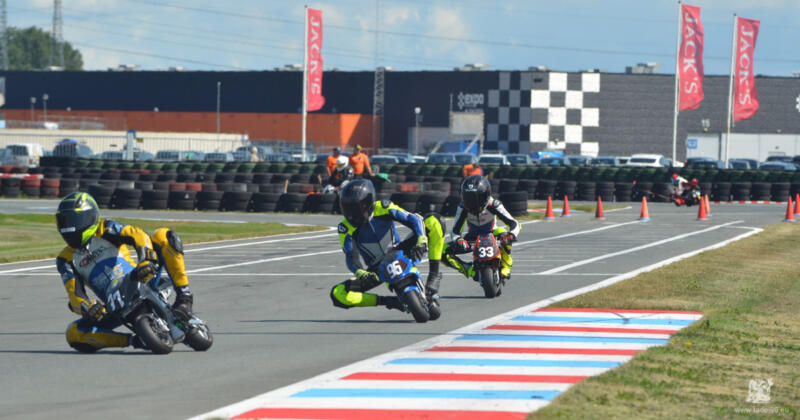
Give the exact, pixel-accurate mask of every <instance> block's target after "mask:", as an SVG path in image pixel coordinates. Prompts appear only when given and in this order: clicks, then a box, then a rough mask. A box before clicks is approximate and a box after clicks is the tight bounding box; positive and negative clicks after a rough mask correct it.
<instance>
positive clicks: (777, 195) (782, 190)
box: [772, 182, 792, 201]
mask: <svg viewBox="0 0 800 420" xmlns="http://www.w3.org/2000/svg"><path fill="white" fill-rule="evenodd" d="M791 187H792V184H790V183H788V182H773V183H772V201H788V200H789V190H790V189H791Z"/></svg>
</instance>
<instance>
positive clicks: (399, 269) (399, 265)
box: [384, 260, 408, 278]
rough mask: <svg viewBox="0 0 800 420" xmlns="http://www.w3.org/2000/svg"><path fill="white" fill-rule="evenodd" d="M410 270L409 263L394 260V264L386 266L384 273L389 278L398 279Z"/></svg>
mask: <svg viewBox="0 0 800 420" xmlns="http://www.w3.org/2000/svg"><path fill="white" fill-rule="evenodd" d="M406 268H408V263H406V262H405V261H403V260H394V261H393V262H391V263H389V264H386V267H385V268H384V271H385V272H386V275H387V276H388V277H389V278H392V277H397V276H399V275H401V274H403V273H404V272H405V271H406Z"/></svg>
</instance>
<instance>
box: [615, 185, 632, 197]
mask: <svg viewBox="0 0 800 420" xmlns="http://www.w3.org/2000/svg"><path fill="white" fill-rule="evenodd" d="M632 195H633V184H632V183H630V182H617V183H615V184H614V199H615V200H616V201H633V198H632Z"/></svg>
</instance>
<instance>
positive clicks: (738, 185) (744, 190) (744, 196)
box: [731, 182, 752, 201]
mask: <svg viewBox="0 0 800 420" xmlns="http://www.w3.org/2000/svg"><path fill="white" fill-rule="evenodd" d="M751 185H752V184H751V183H749V182H734V183H732V184H731V194H732V195H733V201H747V200H750V187H751Z"/></svg>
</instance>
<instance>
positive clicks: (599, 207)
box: [594, 195, 606, 220]
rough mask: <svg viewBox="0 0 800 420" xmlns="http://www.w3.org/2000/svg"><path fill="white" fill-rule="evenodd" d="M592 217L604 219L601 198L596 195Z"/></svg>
mask: <svg viewBox="0 0 800 420" xmlns="http://www.w3.org/2000/svg"><path fill="white" fill-rule="evenodd" d="M594 218H595V219H597V220H606V217H605V216H604V215H603V199H602V198H600V196H599V195H598V196H597V207H596V208H595V209H594Z"/></svg>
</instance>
